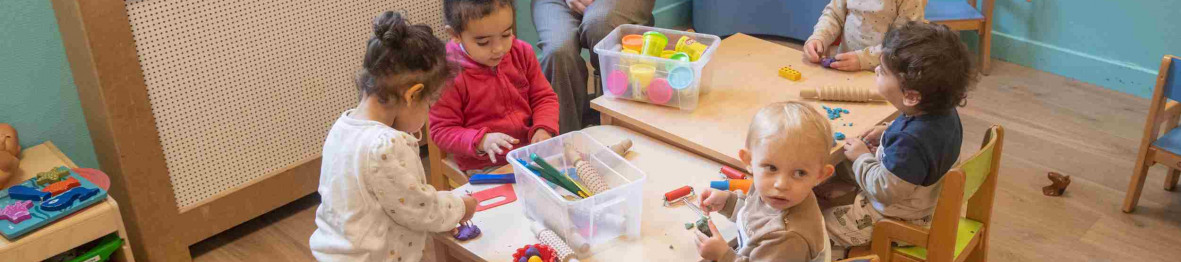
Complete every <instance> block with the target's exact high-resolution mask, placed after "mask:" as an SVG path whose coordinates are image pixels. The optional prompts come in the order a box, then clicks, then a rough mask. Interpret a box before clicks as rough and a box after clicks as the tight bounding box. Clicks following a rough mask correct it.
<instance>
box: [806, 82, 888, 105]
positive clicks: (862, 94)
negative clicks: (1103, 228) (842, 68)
mask: <svg viewBox="0 0 1181 262" xmlns="http://www.w3.org/2000/svg"><path fill="white" fill-rule="evenodd" d="M800 97H802V98H808V99H817V100H825V101H848V102H870V101H885V100H886V99H885V98H883V97H882V95H879V94H878V93H877V92H874V91H873V90H870V89H869V88H859V87H851V86H825V87H817V88H806V89H803V90H800Z"/></svg>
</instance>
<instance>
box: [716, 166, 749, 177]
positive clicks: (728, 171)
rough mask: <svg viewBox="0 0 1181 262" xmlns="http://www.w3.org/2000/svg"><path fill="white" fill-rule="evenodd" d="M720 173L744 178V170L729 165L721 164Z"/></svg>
mask: <svg viewBox="0 0 1181 262" xmlns="http://www.w3.org/2000/svg"><path fill="white" fill-rule="evenodd" d="M722 175H725V176H726V177H728V178H730V179H746V172H742V171H739V170H738V169H734V168H733V167H729V166H722Z"/></svg>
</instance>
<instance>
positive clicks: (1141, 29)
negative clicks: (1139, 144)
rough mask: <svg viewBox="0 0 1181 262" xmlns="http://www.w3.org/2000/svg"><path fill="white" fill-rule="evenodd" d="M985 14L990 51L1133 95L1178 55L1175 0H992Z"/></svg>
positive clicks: (1179, 13) (1180, 36)
mask: <svg viewBox="0 0 1181 262" xmlns="http://www.w3.org/2000/svg"><path fill="white" fill-rule="evenodd" d="M932 1H959V0H932ZM993 15H994V16H995V17H994V19H995V20H994V23H993V38H992V39H993V42H992V56H993V57H994V58H997V59H1001V60H1005V61H1009V62H1013V63H1017V64H1020V65H1024V66H1027V67H1032V68H1036V69H1039V70H1043V71H1047V72H1051V73H1054V74H1058V75H1062V76H1066V77H1070V78H1074V79H1078V80H1081V81H1084V82H1087V83H1092V84H1096V85H1100V86H1103V87H1106V88H1109V89H1113V90H1116V91H1120V92H1124V93H1129V94H1133V95H1137V96H1140V97H1149V96H1151V95H1152V88H1153V85H1155V84H1156V72H1157V70H1158V69H1159V68H1160V60H1161V56H1163V55H1165V54H1175V55H1181V1H1176V0H1136V1H1110V0H1032V1H1031V2H1026V0H996V9H995V11H994V13H993ZM965 40H966V41H968V42H969V43H972V45H973V46H974V43H975V42H976V36H975V35H971V34H965ZM1063 89H1064V90H1063V91H1069V90H1065V89H1066V87H1063Z"/></svg>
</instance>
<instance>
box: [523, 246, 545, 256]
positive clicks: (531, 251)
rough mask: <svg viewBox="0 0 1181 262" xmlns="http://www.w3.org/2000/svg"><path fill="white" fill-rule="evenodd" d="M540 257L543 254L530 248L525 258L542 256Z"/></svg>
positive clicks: (534, 248)
mask: <svg viewBox="0 0 1181 262" xmlns="http://www.w3.org/2000/svg"><path fill="white" fill-rule="evenodd" d="M540 255H541V252H539V251H537V248H536V247H529V249H526V250H525V256H527V257H531V256H540Z"/></svg>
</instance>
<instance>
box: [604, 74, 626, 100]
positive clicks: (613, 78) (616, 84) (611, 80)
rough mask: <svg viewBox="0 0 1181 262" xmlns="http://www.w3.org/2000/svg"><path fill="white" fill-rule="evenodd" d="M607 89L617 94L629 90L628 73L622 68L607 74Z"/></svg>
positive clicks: (619, 94)
mask: <svg viewBox="0 0 1181 262" xmlns="http://www.w3.org/2000/svg"><path fill="white" fill-rule="evenodd" d="M607 91H609V92H611V94H613V95H615V96H622V95H623V93H626V92H627V73H624V72H623V71H620V70H615V71H611V74H610V75H607Z"/></svg>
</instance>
